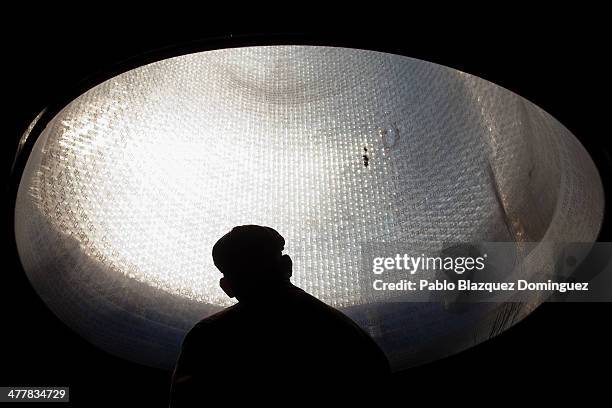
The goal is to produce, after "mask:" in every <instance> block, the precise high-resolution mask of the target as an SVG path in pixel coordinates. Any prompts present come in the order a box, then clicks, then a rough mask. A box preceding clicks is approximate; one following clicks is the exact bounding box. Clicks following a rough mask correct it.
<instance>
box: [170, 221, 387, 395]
mask: <svg viewBox="0 0 612 408" xmlns="http://www.w3.org/2000/svg"><path fill="white" fill-rule="evenodd" d="M284 245H285V240H284V239H283V237H282V236H281V235H280V234H279V233H278V232H276V231H275V230H274V229H272V228H268V227H261V226H257V225H244V226H239V227H235V228H234V229H232V230H231V231H230V232H229V233H227V234H226V235H224V236H223V237H222V238H221V239H219V241H217V243H216V244H215V245H214V247H213V250H212V256H213V261H214V263H215V265H216V266H217V268H219V270H220V271H221V272H222V273H223V277H222V278H221V280H220V282H219V283H220V285H221V288H222V289H223V291H224V292H225V293H226V294H227V295H228V296H229V297H232V298H234V297H235V298H236V299H238V303H237V304H236V305H234V306H231V307H228V308H227V309H225V310H223V311H221V312H219V313H217V314H215V315H213V316H210V317H208V318H206V319H204V320H202V321H200V322H199V323H198V324H196V326H195V327H194V328H193V329H192V330H191V331H190V332H189V333H188V334H187V336H186V338H185V340H184V341H183V346H182V351H181V355H180V357H179V360H178V363H177V365H176V369H175V372H174V378H173V386H172V397H171V400H172V401H171V402H172V404H173V406H178V405H189V406H193V405H194V403H195V402H196V401H202V400H203V399H205V398H208V396H210V394H211V393H213V394H214V393H227V392H228V391H229V392H233V393H234V395H235V396H237V395H238V394H240V393H241V392H243V391H244V389H245V387H248V386H256V387H259V388H260V389H270V390H276V389H278V387H279V385H283V386H293V387H294V388H295V389H310V390H311V391H310V392H311V393H314V392H317V390H318V387H319V386H320V387H330V386H335V385H338V386H341V385H340V384H349V383H352V386H353V387H354V386H355V385H356V383H364V384H365V383H366V382H369V383H370V385H371V381H373V380H376V379H380V378H381V377H384V376H385V375H387V374H388V372H389V365H388V362H387V359H386V357H385V356H384V354H383V353H382V351H381V350H380V349H379V348H378V346H377V345H376V343H375V342H374V341H373V340H372V339H371V338H370V337H369V336H368V335H367V334H366V333H365V332H364V331H363V330H362V329H361V328H359V326H357V325H356V324H355V323H354V322H353V321H352V320H350V319H349V318H348V317H346V316H345V315H343V314H342V313H340V312H339V311H337V310H336V309H334V308H332V307H330V306H328V305H326V304H325V303H323V302H321V301H320V300H318V299H316V298H315V297H313V296H311V295H309V294H307V293H306V292H304V291H303V290H302V289H300V288H298V287H296V286H294V285H293V284H291V282H290V279H289V278H290V277H291V273H292V261H291V258H290V257H289V256H288V255H283V254H282V251H283V248H284ZM330 383H331V385H330ZM351 392H354V390H351ZM226 395H227V394H226ZM230 397H231V394H230ZM190 402H191V403H190Z"/></svg>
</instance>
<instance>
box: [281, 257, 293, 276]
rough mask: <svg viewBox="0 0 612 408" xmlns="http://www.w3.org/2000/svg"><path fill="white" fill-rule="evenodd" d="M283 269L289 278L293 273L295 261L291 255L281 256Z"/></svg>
mask: <svg viewBox="0 0 612 408" xmlns="http://www.w3.org/2000/svg"><path fill="white" fill-rule="evenodd" d="M281 269H282V271H283V273H284V274H285V276H287V277H288V278H290V277H291V275H293V261H292V260H291V257H290V256H289V255H283V256H281Z"/></svg>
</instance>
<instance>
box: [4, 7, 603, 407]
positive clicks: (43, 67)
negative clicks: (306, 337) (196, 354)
mask: <svg viewBox="0 0 612 408" xmlns="http://www.w3.org/2000/svg"><path fill="white" fill-rule="evenodd" d="M531 11H532V10H530V9H523V10H522V11H521V12H519V13H518V15H514V14H513V15H510V16H508V15H506V13H505V12H492V13H491V14H488V15H487V14H485V15H483V16H477V17H474V18H473V19H472V20H464V19H463V18H461V19H460V18H459V17H457V18H456V19H454V20H453V19H452V18H450V19H448V21H447V20H444V21H442V20H441V19H439V18H437V17H435V15H433V16H432V15H425V16H423V15H418V14H414V15H410V18H406V19H404V20H403V21H400V22H398V23H396V22H392V21H389V20H388V19H387V18H383V19H378V18H373V17H372V18H371V19H370V20H369V21H370V23H371V24H365V25H362V29H359V30H357V29H355V28H352V29H345V28H342V29H339V28H335V29H331V28H330V29H324V28H321V27H320V26H319V24H318V23H315V22H312V23H310V24H305V25H304V24H300V26H299V28H296V27H290V28H288V29H287V28H278V27H276V26H274V25H266V26H265V27H263V28H262V27H259V28H250V27H249V28H247V27H246V25H245V26H239V25H238V24H233V25H234V27H232V28H229V27H225V28H223V29H218V30H213V29H206V30H202V29H196V28H194V27H202V26H206V27H208V26H209V25H208V23H209V22H210V21H211V20H214V18H212V19H211V18H207V19H206V24H205V23H204V20H203V21H201V22H200V23H196V24H194V23H193V22H185V23H184V24H183V23H182V21H179V23H176V22H175V23H174V25H171V26H168V25H167V24H160V23H155V24H154V23H150V22H149V21H148V20H147V19H146V18H144V17H142V16H141V17H140V18H138V19H136V18H134V19H132V20H129V19H128V20H127V22H126V21H123V22H121V23H119V22H118V21H115V20H113V19H110V20H105V21H103V22H100V23H96V22H93V21H92V20H90V19H89V18H87V19H63V20H60V19H57V18H56V17H55V16H53V17H52V16H41V18H40V20H42V21H38V20H37V21H33V20H32V18H31V16H30V15H28V14H26V13H24V14H23V15H14V16H12V17H13V18H15V19H16V20H17V22H19V21H21V20H22V21H23V22H24V23H27V24H18V26H19V28H17V29H13V28H8V27H3V28H2V60H3V62H2V65H3V70H5V73H4V75H3V76H2V78H3V81H2V88H1V89H2V93H3V98H2V99H3V101H4V104H5V106H4V107H3V111H2V112H3V114H2V127H1V129H2V133H1V135H0V138H1V141H2V155H3V157H2V164H3V168H2V172H3V175H6V176H7V177H8V175H9V173H10V167H11V163H12V160H13V157H14V152H15V148H16V145H17V141H18V139H19V137H20V136H21V134H22V133H23V131H24V130H25V128H26V127H27V125H28V124H29V123H30V121H31V120H32V119H33V118H34V117H35V116H36V114H37V113H38V112H39V111H41V110H42V109H43V108H44V107H45V106H47V105H49V104H53V103H59V102H58V101H61V100H62V99H65V98H69V97H70V96H71V95H74V96H76V95H78V93H79V90H80V89H82V87H87V86H88V84H92V83H93V82H92V81H94V80H93V79H91V78H92V77H91V76H92V75H94V77H95V75H96V73H98V74H99V73H100V72H106V73H109V72H111V73H112V72H118V71H116V68H113V67H114V66H116V64H117V63H119V62H121V61H123V60H125V59H128V58H130V57H133V56H135V55H139V54H140V55H141V56H140V57H138V58H137V59H136V60H135V62H132V63H127V64H128V65H127V66H130V64H137V63H138V61H140V62H142V61H148V60H149V59H150V58H151V57H149V56H147V55H146V52H149V51H152V50H159V49H160V48H164V47H167V46H171V45H173V44H177V43H182V44H184V45H183V47H184V49H185V50H190V49H197V48H198V47H203V48H207V47H213V48H214V45H215V44H219V45H221V44H229V45H249V44H254V43H263V44H275V43H279V44H280V43H299V44H324V45H337V46H347V47H354V48H367V49H374V50H380V51H386V52H392V53H397V54H403V55H407V56H411V57H416V58H420V59H424V60H427V61H432V62H436V63H439V64H442V65H446V66H450V67H453V68H456V69H460V70H462V71H465V72H468V73H471V74H474V75H477V76H480V77H482V78H485V79H487V80H490V81H492V82H494V83H496V84H498V85H501V86H504V87H505V88H508V89H510V90H512V91H514V92H516V93H518V94H520V95H522V96H524V97H526V98H527V99H529V100H530V101H532V102H534V103H535V104H537V105H539V106H540V107H542V108H543V109H544V110H546V111H547V112H549V113H550V114H552V115H553V116H554V117H556V118H557V119H558V120H560V121H561V122H562V123H563V124H564V125H565V126H566V127H568V128H569V129H570V130H571V131H572V133H574V134H575V135H576V136H577V137H578V138H579V139H580V140H581V142H582V143H583V144H584V145H585V147H586V148H587V149H588V150H589V152H590V153H591V155H592V156H593V158H594V160H595V162H596V164H597V166H598V168H599V170H600V173H601V175H602V178H603V179H604V182H605V184H606V186H608V183H609V181H610V179H611V178H610V173H611V171H610V169H611V168H612V160H611V159H610V157H612V156H611V155H610V151H611V150H610V141H609V140H608V137H609V134H610V131H609V123H611V122H610V119H609V112H608V110H609V99H608V98H609V96H607V95H606V94H607V88H609V87H608V76H609V66H608V62H607V61H606V58H605V57H606V54H608V52H609V39H608V32H607V30H606V29H605V25H604V21H603V15H602V14H601V13H599V12H597V11H593V12H592V13H586V14H584V13H583V14H578V13H573V12H572V11H570V12H568V13H566V15H565V16H564V17H559V16H555V15H552V14H545V15H537V16H533V15H532V14H531ZM391 14H393V13H391ZM42 17H45V18H42ZM46 17H48V18H46ZM20 19H21V20H20ZM196 20H197V19H196ZM222 22H223V21H222ZM176 26H179V27H180V29H177V28H175V27H176ZM236 26H238V27H239V28H236ZM169 27H172V28H169ZM186 27H191V28H192V29H188V28H186ZM211 38H212V40H211ZM194 41H195V42H194ZM143 53H145V54H144V55H142V54H143ZM158 54H159V51H158ZM125 64H126V63H124V64H123V66H124V67H125V66H126V65H125ZM88 77H89V79H87V78H88ZM9 181H10V180H8V178H7V182H9ZM606 191H608V192H609V191H611V189H610V188H607V190H606ZM5 197H6V199H5V200H3V201H4V204H5V205H6V206H7V208H6V210H5V211H4V213H5V217H4V218H3V220H4V224H3V231H2V232H3V234H4V238H5V240H6V244H5V245H4V249H5V251H4V253H3V255H4V267H3V268H2V274H1V278H0V279H1V280H0V282H1V284H0V285H1V286H0V290H1V293H0V295H1V301H2V304H1V309H0V310H1V312H0V313H1V319H2V320H1V321H2V331H1V339H2V340H1V342H2V344H1V348H0V385H3V386H4V385H5V386H13V385H14V386H19V385H21V386H25V385H31V386H49V385H56V386H70V390H71V400H72V403H73V404H78V405H79V406H80V405H87V406H89V405H92V404H93V403H94V402H97V403H100V402H106V403H108V404H111V403H117V402H118V401H121V400H123V401H130V402H132V403H133V404H136V403H137V402H138V403H139V404H138V405H139V406H154V405H155V406H163V405H164V404H165V403H166V398H167V391H168V386H169V379H170V374H169V373H167V372H163V371H160V370H156V369H152V368H148V367H144V366H140V365H137V364H134V363H130V362H126V361H122V360H119V359H117V358H115V357H113V356H111V355H108V354H106V353H105V352H103V351H101V350H99V349H97V348H95V347H93V346H92V345H90V344H89V343H87V342H86V341H85V340H83V339H81V338H80V337H79V336H78V335H76V334H75V333H73V332H72V331H71V330H70V329H69V328H67V327H66V326H65V325H64V324H63V323H61V322H60V321H59V320H58V319H57V318H56V317H55V316H54V315H53V314H52V313H51V312H50V311H49V310H48V309H47V308H46V306H45V305H44V304H43V303H42V301H41V300H40V299H39V298H38V296H37V295H36V294H35V293H34V291H33V289H32V288H31V286H30V284H29V282H28V280H27V278H26V276H25V274H24V273H23V271H22V270H21V269H20V265H19V261H18V259H17V258H16V255H15V249H14V242H12V239H13V238H12V225H10V224H11V220H10V211H11V210H12V208H11V206H12V200H13V199H14V197H12V196H11V190H10V189H9V188H7V190H6V193H5ZM606 197H607V203H610V201H611V200H610V196H609V193H606ZM609 210H610V209H609V204H607V210H606V213H607V214H610V211H609ZM609 224H610V222H609V218H606V221H605V224H604V228H603V230H602V233H601V235H600V241H610V240H611V239H610V227H609ZM611 311H612V307H611V306H610V304H576V303H572V304H560V303H554V304H552V303H551V304H544V305H542V306H541V307H539V308H538V309H537V310H536V311H535V312H534V313H532V314H531V315H530V316H529V317H528V318H526V319H525V320H524V321H522V322H521V323H519V324H518V325H517V326H515V327H513V328H512V329H510V330H508V331H507V332H505V333H503V334H502V335H500V336H498V337H497V338H495V339H493V340H490V341H488V342H485V343H483V344H481V345H478V346H477V347H474V348H472V349H470V350H467V351H464V352H462V353H459V354H457V355H454V356H452V357H449V358H446V359H443V360H440V361H437V362H434V363H431V364H428V365H425V366H422V367H418V368H415V369H411V370H408V371H406V372H403V373H399V374H396V375H395V377H396V378H395V380H396V382H397V384H399V385H398V388H397V389H398V390H400V391H399V392H401V393H404V392H405V391H407V390H423V391H424V392H425V391H433V392H434V394H432V397H433V398H437V397H438V396H439V395H440V394H444V395H454V396H456V397H457V396H462V397H464V398H466V399H469V398H473V397H474V391H475V390H477V389H478V390H489V391H491V392H493V393H495V394H497V396H498V397H500V396H503V399H504V400H505V399H506V398H507V396H508V394H515V395H526V393H527V392H528V391H546V392H552V393H556V395H557V396H559V395H564V394H566V393H568V394H574V395H575V394H586V395H588V396H595V395H603V394H604V393H605V391H606V385H607V383H609V378H610V375H609V369H610V363H611V360H612V359H611V355H612V353H611V352H610V349H609V347H610V345H611V344H612V342H611V340H612V335H611V334H610V330H609V326H610V320H611V319H610V316H611V315H610V312H611ZM297 388H299V386H298V387H297ZM551 390H553V391H551ZM360 392H363V391H360ZM523 393H525V394H523ZM498 400H499V398H498ZM498 400H491V401H490V402H495V401H498Z"/></svg>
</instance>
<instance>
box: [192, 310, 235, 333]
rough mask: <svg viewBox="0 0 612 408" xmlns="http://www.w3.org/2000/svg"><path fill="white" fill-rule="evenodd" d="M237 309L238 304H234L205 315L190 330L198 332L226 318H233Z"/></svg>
mask: <svg viewBox="0 0 612 408" xmlns="http://www.w3.org/2000/svg"><path fill="white" fill-rule="evenodd" d="M239 310H240V307H239V305H238V304H235V305H233V306H230V307H227V308H225V309H223V310H221V311H219V312H217V313H214V314H212V315H210V316H208V317H205V318H204V319H202V320H200V321H199V322H197V323H196V324H195V325H194V326H193V328H192V329H191V332H199V331H202V330H206V329H208V328H210V327H214V326H218V325H220V324H223V323H224V322H226V321H228V320H233V319H234V318H235V316H237V315H238V311H239Z"/></svg>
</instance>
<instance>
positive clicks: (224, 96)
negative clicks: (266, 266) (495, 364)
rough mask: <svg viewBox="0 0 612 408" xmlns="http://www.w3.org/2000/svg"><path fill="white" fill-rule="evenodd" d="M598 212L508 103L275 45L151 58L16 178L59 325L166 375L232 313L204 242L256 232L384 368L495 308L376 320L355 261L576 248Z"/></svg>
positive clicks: (402, 311)
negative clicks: (453, 247) (376, 252)
mask: <svg viewBox="0 0 612 408" xmlns="http://www.w3.org/2000/svg"><path fill="white" fill-rule="evenodd" d="M567 203H574V204H571V205H567ZM576 203H579V205H575V204H576ZM602 211H603V194H602V188H601V184H600V181H599V177H598V174H597V171H596V169H595V166H594V165H593V163H592V161H591V159H590V157H589V156H588V154H587V153H586V151H585V150H584V149H583V147H582V146H581V145H580V144H579V142H578V141H577V140H576V139H575V138H574V136H573V135H571V134H570V132H569V131H568V130H567V129H566V128H564V127H563V126H562V125H561V124H560V123H559V122H557V121H556V120H555V119H554V118H552V117H551V116H550V115H548V114H547V113H545V112H543V111H542V110H541V109H539V108H538V107H536V106H534V105H533V104H532V103H530V102H529V101H527V100H525V99H523V98H522V97H520V96H517V95H516V94H513V93H512V92H509V91H507V90H505V89H503V88H501V87H499V86H497V85H494V84H492V83H490V82H487V81H485V80H482V79H479V78H477V77H474V76H471V75H468V74H465V73H463V72H459V71H457V70H454V69H450V68H446V67H443V66H439V65H436V64H433V63H428V62H424V61H420V60H415V59H411V58H407V57H403V56H397V55H391V54H385V53H379V52H373V51H364V50H356V49H344V48H328V47H319V46H270V47H247V48H235V49H222V50H215V51H206V52H200V53H195V54H190V55H184V56H179V57H174V58H170V59H166V60H162V61H159V62H155V63H152V64H149V65H145V66H142V67H139V68H136V69H133V70H131V71H128V72H125V73H123V74H121V75H118V76H116V77H114V78H112V79H110V80H107V81H106V82H103V83H101V84H100V85H98V86H95V87H94V88H92V89H90V90H89V91H87V92H85V93H84V94H83V95H81V96H79V97H78V98H76V99H75V100H74V101H72V102H71V103H69V104H68V105H67V106H66V107H65V108H64V109H63V110H62V111H61V112H60V113H58V114H57V115H56V116H55V117H54V118H53V119H52V120H51V121H50V122H49V123H48V124H47V125H46V128H45V129H44V131H43V132H42V133H41V134H40V135H39V137H38V139H37V141H36V143H35V145H34V147H33V150H32V152H31V154H30V157H29V159H28V161H27V164H26V167H25V169H24V172H23V175H22V178H21V181H20V186H19V190H18V196H17V203H16V208H15V232H16V240H17V245H18V250H19V255H20V258H21V261H22V264H23V266H24V269H25V271H26V273H27V275H28V277H29V279H30V281H31V282H32V285H33V286H34V288H35V290H36V291H37V292H38V294H39V295H40V296H41V297H42V298H43V299H44V301H45V302H46V304H47V305H48V306H49V307H50V308H51V309H52V310H53V311H54V312H55V313H56V314H57V315H58V316H59V317H60V318H61V319H62V320H63V321H64V322H66V323H67V324H68V325H70V326H71V327H72V328H73V329H75V330H76V331H77V332H79V333H80V334H81V335H83V336H84V337H86V338H87V339H89V340H90V341H91V342H92V343H94V344H96V345H98V346H99V347H101V348H103V349H105V350H107V351H109V352H111V353H113V354H116V355H119V356H122V357H125V358H127V359H131V360H134V361H137V362H140V363H144V364H149V365H154V366H159V367H166V368H168V367H171V366H172V365H173V364H174V361H175V359H176V356H177V352H178V349H179V346H180V342H181V340H182V338H183V336H184V334H185V333H186V331H187V330H188V329H189V328H190V327H191V326H192V325H193V324H194V323H195V322H196V321H197V320H199V319H201V318H203V317H206V316H208V315H210V314H212V313H214V312H216V311H218V310H220V309H222V308H223V307H225V306H227V305H229V304H231V301H230V300H229V299H227V297H225V295H224V294H223V293H222V291H221V290H220V289H219V287H218V278H219V277H220V275H219V272H218V271H217V270H216V268H215V267H214V265H213V263H212V259H211V248H212V245H213V244H214V242H215V241H216V240H217V239H218V238H219V237H220V236H221V235H223V234H224V233H225V232H227V231H228V230H230V229H231V228H232V227H233V226H235V225H240V224H261V225H268V226H271V227H273V228H275V229H277V230H278V231H279V232H280V233H281V234H282V235H283V236H284V237H285V238H286V241H287V247H286V253H288V254H290V255H291V256H292V258H293V259H294V281H295V283H296V284H297V285H299V286H301V287H303V288H304V289H305V290H307V291H308V292H310V293H312V294H314V295H315V296H317V297H319V298H320V299H322V300H323V301H325V302H327V303H329V304H331V305H333V306H335V307H338V308H340V309H342V310H343V311H344V312H345V313H347V314H348V315H349V316H351V317H352V318H353V319H355V320H356V321H357V322H358V323H359V324H361V325H362V326H363V327H364V328H365V329H366V330H368V331H369V332H370V333H371V334H372V335H373V336H374V338H375V339H376V340H377V341H378V342H379V344H380V345H381V346H382V347H383V349H384V350H385V352H386V353H387V355H388V356H389V358H390V360H391V362H392V365H393V366H394V368H396V369H399V368H403V367H408V366H410V365H413V364H416V363H419V362H422V361H426V360H430V359H433V358H437V357H441V356H443V355H446V354H449V353H452V352H455V351H459V350H461V349H463V348H465V347H468V346H470V345H473V344H475V343H478V342H479V341H482V340H484V339H485V338H488V337H489V336H490V334H491V327H492V325H493V324H494V323H493V322H494V318H495V316H497V314H499V313H502V312H503V308H504V307H506V306H504V305H494V306H491V305H488V306H484V305H482V306H476V307H470V308H469V311H467V312H465V313H462V314H460V315H457V313H455V312H452V311H449V310H446V309H445V308H444V307H443V305H440V304H437V303H409V302H408V303H397V302H393V303H390V302H385V298H384V296H385V295H377V296H378V297H377V298H376V301H373V300H372V299H373V297H372V294H371V288H370V287H369V286H368V285H367V284H366V283H365V281H366V279H364V276H363V273H364V272H363V270H362V268H361V266H360V261H361V259H360V249H361V245H362V244H363V243H367V242H384V241H395V242H399V241H413V242H415V241H416V242H430V241H436V242H449V241H452V242H473V241H535V242H539V241H547V242H568V241H580V242H584V241H587V242H590V241H593V240H595V238H596V236H597V233H598V230H599V226H600V223H601V220H602ZM381 296H382V298H381ZM406 300H407V301H409V300H410V298H409V296H408V297H407V298H406ZM537 304H538V301H535V300H534V302H533V303H525V304H522V305H520V307H518V309H517V311H516V316H517V318H516V319H515V320H514V321H518V320H520V318H522V317H524V316H526V315H527V314H528V313H529V312H530V311H531V310H533V308H535V307H536V306H537ZM511 323H512V322H508V323H507V324H505V325H504V326H503V327H501V328H499V330H498V331H500V330H503V329H504V328H506V327H507V326H508V325H510V324H511ZM296 352H299V351H296Z"/></svg>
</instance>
